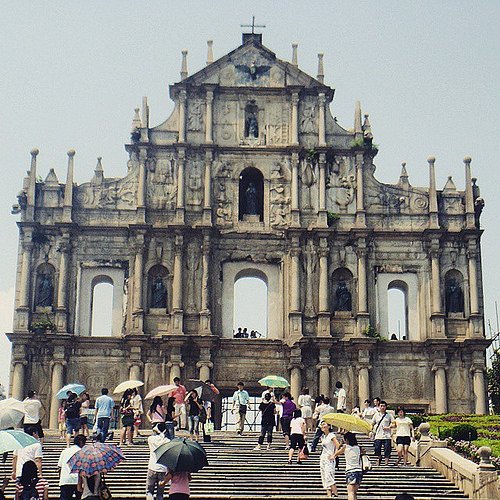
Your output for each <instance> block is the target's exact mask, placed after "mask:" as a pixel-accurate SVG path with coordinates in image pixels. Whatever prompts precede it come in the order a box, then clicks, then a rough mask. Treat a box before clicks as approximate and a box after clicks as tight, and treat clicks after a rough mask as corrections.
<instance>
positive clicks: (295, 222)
mask: <svg viewBox="0 0 500 500" xmlns="http://www.w3.org/2000/svg"><path fill="white" fill-rule="evenodd" d="M291 170H292V178H291V210H292V226H299V225H300V212H299V155H298V153H292V161H291Z"/></svg>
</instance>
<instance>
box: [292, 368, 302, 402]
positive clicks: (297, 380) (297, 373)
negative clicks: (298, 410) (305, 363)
mask: <svg viewBox="0 0 500 500" xmlns="http://www.w3.org/2000/svg"><path fill="white" fill-rule="evenodd" d="M301 389H302V373H301V369H300V366H299V365H294V366H292V367H291V368H290V393H291V394H292V397H293V400H294V401H295V402H296V401H297V400H298V399H299V396H300V391H301Z"/></svg>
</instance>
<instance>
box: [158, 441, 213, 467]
mask: <svg viewBox="0 0 500 500" xmlns="http://www.w3.org/2000/svg"><path fill="white" fill-rule="evenodd" d="M155 455H156V458H157V463H159V464H161V465H165V466H167V467H168V469H169V470H172V471H174V472H196V471H199V470H200V469H203V467H205V466H206V465H208V461H207V454H206V453H205V450H204V449H203V447H202V446H201V445H199V444H198V443H197V442H196V441H190V440H188V439H185V438H182V439H172V441H170V442H169V443H165V444H162V445H161V446H159V447H158V448H156V450H155Z"/></svg>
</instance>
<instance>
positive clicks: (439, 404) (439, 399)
mask: <svg viewBox="0 0 500 500" xmlns="http://www.w3.org/2000/svg"><path fill="white" fill-rule="evenodd" d="M432 370H433V371H434V394H435V399H436V413H438V414H441V413H447V412H448V391H447V388H446V366H444V365H442V364H434V366H433V367H432Z"/></svg>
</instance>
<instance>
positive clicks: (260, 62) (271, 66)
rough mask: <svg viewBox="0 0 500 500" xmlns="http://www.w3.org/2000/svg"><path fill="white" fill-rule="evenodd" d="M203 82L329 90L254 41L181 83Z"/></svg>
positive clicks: (231, 85) (234, 85) (203, 83)
mask: <svg viewBox="0 0 500 500" xmlns="http://www.w3.org/2000/svg"><path fill="white" fill-rule="evenodd" d="M207 84H208V85H218V86H221V87H272V88H276V87H278V88H279V87H288V86H299V87H305V88H324V89H325V91H328V90H329V87H327V86H325V85H323V84H322V83H321V82H319V81H318V80H316V79H315V78H313V77H311V76H309V75H308V74H306V73H304V72H303V71H301V70H300V69H298V68H297V67H296V66H294V65H293V64H291V63H288V62H286V61H282V60H280V59H278V58H277V57H276V54H275V53H274V52H272V51H271V50H269V49H268V48H266V47H264V46H263V45H261V44H260V43H258V42H256V41H255V40H250V41H248V42H246V43H244V44H243V45H240V46H239V47H238V48H236V49H235V50H233V51H232V52H230V53H229V54H226V55H225V56H223V57H221V58H220V59H218V60H217V61H215V62H213V63H212V64H210V65H208V66H207V67H205V68H203V69H202V70H200V71H198V72H197V73H195V74H194V75H191V76H190V77H188V78H186V79H185V80H183V82H182V85H187V86H195V87H196V86H203V85H207ZM177 85H179V84H176V85H175V86H177ZM175 86H174V87H175Z"/></svg>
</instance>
